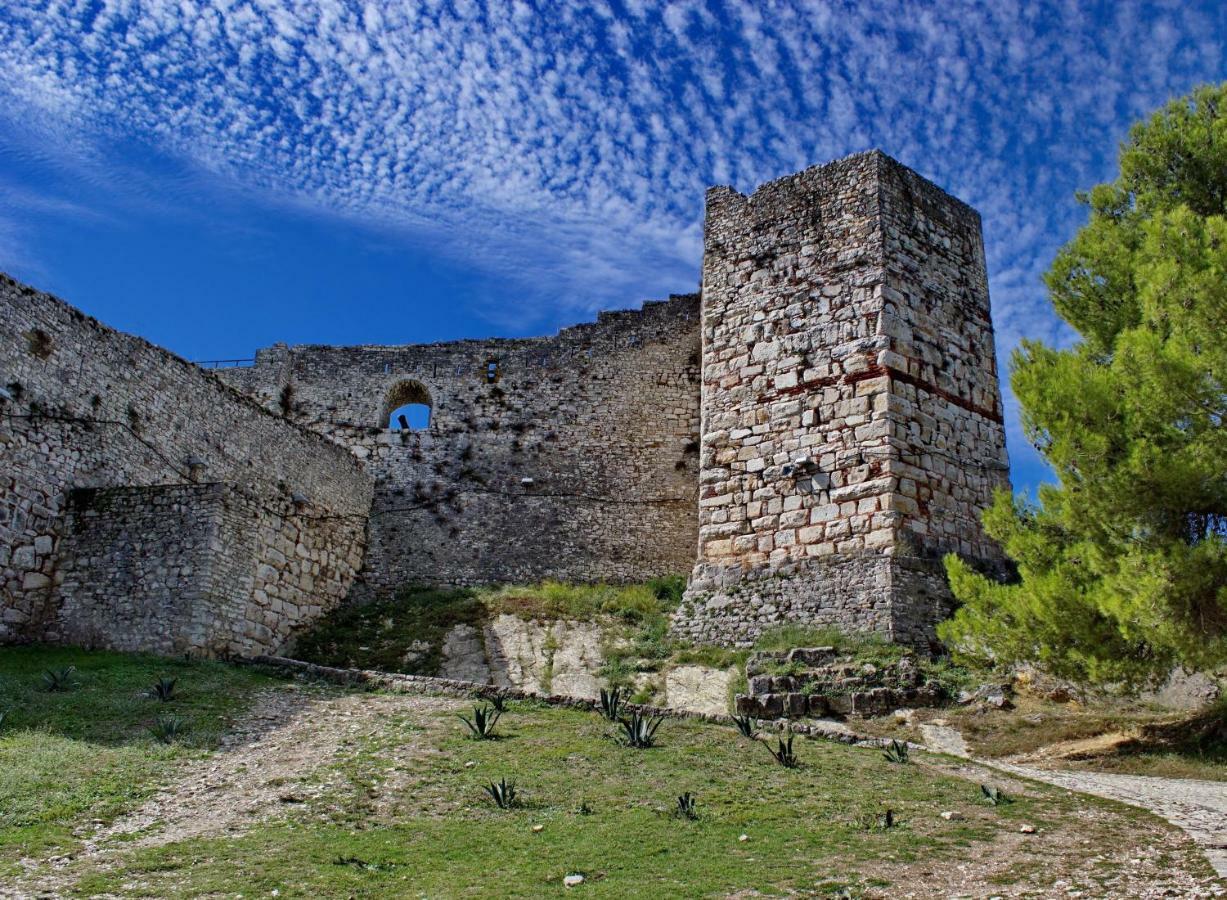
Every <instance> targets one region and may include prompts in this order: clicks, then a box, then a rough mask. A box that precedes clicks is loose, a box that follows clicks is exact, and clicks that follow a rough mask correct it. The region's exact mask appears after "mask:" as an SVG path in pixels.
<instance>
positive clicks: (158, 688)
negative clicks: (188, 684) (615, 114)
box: [145, 678, 179, 703]
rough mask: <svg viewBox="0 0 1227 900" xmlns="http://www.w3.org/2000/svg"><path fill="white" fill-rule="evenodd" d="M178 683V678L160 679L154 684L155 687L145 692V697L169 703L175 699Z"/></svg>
mask: <svg viewBox="0 0 1227 900" xmlns="http://www.w3.org/2000/svg"><path fill="white" fill-rule="evenodd" d="M178 683H179V679H178V678H159V679H158V680H157V681H156V682H154V685H153V687H151V688H150V689H149V690H147V691H146V692H145V696H147V697H150V698H152V699H154V700H161V701H162V702H163V703H169V702H170V701H171V700H174V699H175V685H176V684H178Z"/></svg>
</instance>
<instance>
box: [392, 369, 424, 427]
mask: <svg viewBox="0 0 1227 900" xmlns="http://www.w3.org/2000/svg"><path fill="white" fill-rule="evenodd" d="M432 406H433V404H432V403H431V400H430V391H428V390H426V386H425V385H423V384H422V383H421V382H420V381H402V382H401V383H400V384H398V385H396V386H395V387H393V388H392V390H390V391H388V398H387V402H386V403H385V404H384V422H385V423H386V427H387V428H390V429H391V430H392V431H424V430H426V429H427V428H429V427H430V416H431V408H432Z"/></svg>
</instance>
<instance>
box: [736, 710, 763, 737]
mask: <svg viewBox="0 0 1227 900" xmlns="http://www.w3.org/2000/svg"><path fill="white" fill-rule="evenodd" d="M733 724H734V725H736V726H737V731H738V732H739V733H740V734H741V736H742V737H748V738H749V739H750V740H754V738H756V737H758V727H757V726H758V722H757V720H755V719H753V718H751V717H750V716H733Z"/></svg>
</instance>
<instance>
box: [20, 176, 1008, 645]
mask: <svg viewBox="0 0 1227 900" xmlns="http://www.w3.org/2000/svg"><path fill="white" fill-rule="evenodd" d="M701 287H702V292H701V298H700V295H683V296H676V297H672V298H670V299H669V300H668V301H664V302H659V303H649V304H645V305H644V307H643V308H642V309H641V310H633V311H625V312H618V313H602V314H601V315H600V317H599V318H598V320H597V321H596V322H595V323H591V324H586V325H579V326H575V327H573V328H568V329H565V330H563V331H562V332H560V333H559V334H558V335H556V336H554V337H550V338H534V339H524V340H488V341H458V342H452V343H441V344H429V345H419V346H363V347H328V346H300V347H287V346H285V345H275V346H273V347H270V348H267V349H264V350H261V351H259V352H258V354H257V356H256V359H255V361H254V364H253V365H250V366H247V367H240V368H233V369H226V370H221V371H218V372H216V373H207V372H204V371H202V370H201V369H199V368H198V367H195V366H193V365H191V364H189V363H187V362H185V361H184V360H181V359H179V358H178V357H175V356H173V355H172V354H169V353H167V352H165V351H163V350H161V349H159V348H157V347H154V346H152V345H150V344H148V343H147V342H145V341H142V340H140V339H138V338H134V337H130V336H128V335H123V334H119V333H117V332H115V331H113V330H111V329H109V328H106V327H105V326H102V325H100V324H99V323H97V322H95V321H94V320H92V319H89V318H88V317H86V316H84V315H83V314H81V313H80V312H78V311H77V310H74V309H72V308H71V307H68V306H66V305H65V304H63V303H61V302H60V301H58V300H56V299H54V298H52V297H49V296H47V295H45V294H41V293H39V292H37V291H33V290H31V289H30V288H26V287H24V286H22V285H19V284H17V283H15V282H13V281H11V280H8V279H4V280H3V281H0V385H7V387H6V393H7V396H5V395H0V463H2V464H3V465H2V467H0V591H2V593H0V640H28V639H46V640H61V641H72V642H77V643H86V644H97V645H106V646H116V647H122V648H124V649H137V648H147V649H154V650H157V651H160V652H179V651H194V652H203V653H255V652H261V651H270V650H273V651H275V650H277V649H279V648H281V647H282V646H284V645H285V643H286V642H287V641H288V640H289V639H290V638H291V637H292V635H293V633H294V631H295V629H296V628H297V627H299V626H300V625H301V624H303V623H304V622H307V621H309V620H310V619H312V618H314V617H316V616H318V615H319V614H320V613H322V612H324V611H326V610H327V609H329V608H331V607H332V606H334V605H336V604H337V603H340V602H342V601H344V600H346V599H355V598H358V597H360V596H362V595H363V594H365V593H369V592H371V591H375V592H386V591H388V590H391V589H393V588H395V587H397V586H399V585H401V584H405V583H407V582H415V581H416V582H429V583H444V584H478V583H489V582H504V581H518V580H526V579H537V578H545V577H554V578H562V579H571V580H587V581H592V580H612V581H630V580H640V579H644V578H647V577H650V576H653V575H660V574H665V573H669V572H678V571H685V570H688V569H691V567H692V566H693V574H692V578H691V584H690V588H689V590H688V593H687V601H686V603H685V604H684V606H683V609H682V611H681V613H680V614H679V616H678V617H677V619H676V621H675V623H674V627H675V630H676V631H678V632H679V633H681V634H684V635H687V636H690V637H693V638H695V639H697V640H700V641H708V642H721V643H742V644H744V643H747V642H749V641H752V640H753V638H754V637H755V636H756V635H757V634H759V633H760V632H761V631H762V630H763V629H764V628H766V627H769V626H771V625H774V624H777V623H781V622H788V621H798V622H805V623H819V624H820V623H829V624H833V625H839V626H841V627H845V628H869V629H875V630H878V631H881V632H883V633H885V634H888V635H890V636H891V637H893V638H895V639H899V640H904V641H908V642H914V643H923V642H925V641H927V640H930V639H931V638H932V634H933V625H934V623H935V622H936V621H937V620H938V619H939V618H941V617H942V615H943V614H944V612H945V610H946V608H947V607H948V605H949V602H950V597H949V591H948V589H947V587H946V585H945V581H944V577H943V576H942V574H941V571H940V566H939V565H938V562H937V560H938V558H939V557H940V555H941V554H942V553H943V552H946V551H949V550H955V551H958V552H960V553H962V554H963V555H965V556H967V557H969V558H971V559H973V560H975V561H978V562H980V563H982V564H984V565H986V566H990V567H991V566H993V565H995V564H997V563H998V562H999V559H1000V557H999V553H998V550H997V548H995V547H994V546H993V545H992V544H991V542H989V541H988V540H987V539H986V538H985V536H984V535H983V533H982V532H981V530H980V526H979V522H978V515H979V512H980V511H981V510H982V509H983V508H984V507H985V506H986V505H987V504H988V502H989V500H990V497H991V493H992V490H993V489H994V488H995V487H1000V486H1006V485H1007V484H1008V482H1007V477H1006V456H1005V442H1004V431H1003V428H1002V417H1001V403H1000V397H999V394H998V387H997V376H996V367H995V359H994V347H993V332H992V325H991V321H990V318H989V303H988V290H987V281H986V277H985V270H984V258H983V248H982V245H981V237H980V222H979V217H978V216H977V215H976V213H975V212H974V211H973V210H971V209H970V208H968V207H967V206H965V205H963V204H962V203H960V202H959V201H957V200H955V199H954V198H952V197H950V196H948V195H947V194H945V193H944V192H942V191H941V190H940V189H938V188H937V187H936V186H934V185H932V184H930V183H929V182H927V181H925V180H924V179H922V178H920V177H919V176H917V175H916V174H915V173H913V172H911V171H910V170H908V169H906V168H904V167H903V166H901V165H899V164H898V163H895V162H894V161H892V160H890V159H888V158H887V157H885V156H883V155H882V154H880V153H876V152H875V153H868V154H862V155H859V156H854V157H850V158H848V159H845V160H841V161H838V162H835V163H831V164H829V165H826V166H820V167H815V168H812V169H809V170H806V171H805V172H801V173H799V174H797V175H793V176H789V177H787V178H783V179H780V180H778V181H775V182H772V183H770V184H767V185H764V186H762V187H760V188H759V189H758V190H757V191H756V192H755V193H753V194H752V195H750V196H743V195H741V194H738V193H737V192H735V191H733V190H732V189H730V188H713V189H712V190H711V191H710V192H709V193H708V200H707V217H706V225H705V250H704V260H703V278H702V285H701ZM410 402H416V403H423V404H426V405H428V406H429V407H430V409H431V420H430V423H429V426H428V427H426V428H424V429H423V430H420V431H415V430H411V429H393V428H389V427H388V424H389V414H390V413H391V412H392V411H393V410H395V409H397V408H398V407H399V406H400V405H402V404H405V403H410ZM696 545H697V547H698V559H697V561H696V560H695V547H696Z"/></svg>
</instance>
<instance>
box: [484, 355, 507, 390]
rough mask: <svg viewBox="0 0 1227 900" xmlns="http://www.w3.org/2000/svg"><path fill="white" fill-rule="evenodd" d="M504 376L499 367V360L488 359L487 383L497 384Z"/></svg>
mask: <svg viewBox="0 0 1227 900" xmlns="http://www.w3.org/2000/svg"><path fill="white" fill-rule="evenodd" d="M502 377H503V373H502V371H501V370H500V369H499V365H498V360H497V359H488V360H486V384H497V383H498V380H499V379H500V378H502Z"/></svg>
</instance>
